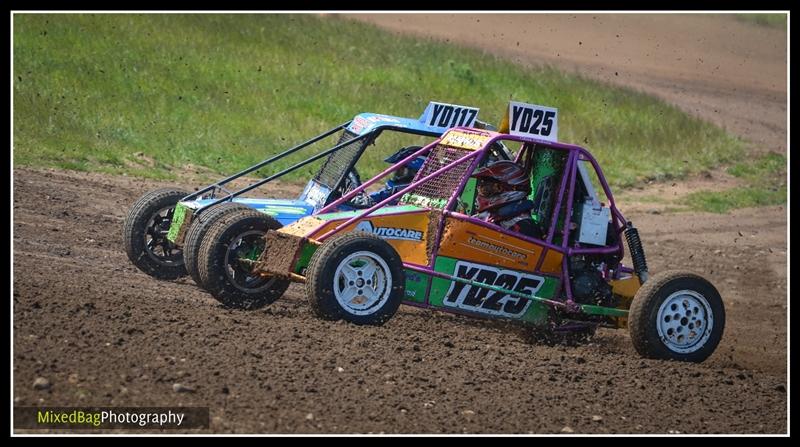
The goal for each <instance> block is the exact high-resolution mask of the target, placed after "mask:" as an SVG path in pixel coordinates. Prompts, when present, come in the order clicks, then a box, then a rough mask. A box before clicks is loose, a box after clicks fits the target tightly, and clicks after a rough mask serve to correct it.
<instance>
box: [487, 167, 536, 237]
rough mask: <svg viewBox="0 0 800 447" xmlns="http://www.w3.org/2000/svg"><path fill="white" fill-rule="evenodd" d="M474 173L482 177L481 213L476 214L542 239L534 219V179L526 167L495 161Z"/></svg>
mask: <svg viewBox="0 0 800 447" xmlns="http://www.w3.org/2000/svg"><path fill="white" fill-rule="evenodd" d="M472 176H473V177H475V178H477V179H478V187H477V190H478V197H477V202H478V203H477V204H478V214H476V215H475V216H473V217H475V218H477V219H480V220H483V221H486V222H491V223H493V224H495V225H499V226H501V227H503V228H505V229H508V230H511V231H515V232H517V233H520V234H524V235H525V236H529V237H534V238H539V239H541V237H542V235H541V232H540V231H539V230H538V228H537V226H536V225H535V224H534V223H533V219H532V218H531V210H532V209H533V201H531V200H530V199H528V195H529V194H530V190H531V185H530V178H529V176H528V174H527V173H526V172H525V170H524V169H523V168H522V167H520V166H519V165H518V164H516V163H514V162H513V161H509V160H501V161H495V162H493V163H490V164H488V165H486V166H485V167H483V168H481V169H478V170H477V171H475V173H474V174H472Z"/></svg>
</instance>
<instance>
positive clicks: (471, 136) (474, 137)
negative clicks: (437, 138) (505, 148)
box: [441, 130, 489, 150]
mask: <svg viewBox="0 0 800 447" xmlns="http://www.w3.org/2000/svg"><path fill="white" fill-rule="evenodd" d="M488 139H489V135H486V134H481V133H468V132H461V131H458V130H451V131H449V132H447V134H445V136H444V137H442V141H441V144H442V145H445V146H452V147H458V148H461V149H470V150H476V149H480V148H482V147H483V145H484V144H485V143H486V141H487V140H488Z"/></svg>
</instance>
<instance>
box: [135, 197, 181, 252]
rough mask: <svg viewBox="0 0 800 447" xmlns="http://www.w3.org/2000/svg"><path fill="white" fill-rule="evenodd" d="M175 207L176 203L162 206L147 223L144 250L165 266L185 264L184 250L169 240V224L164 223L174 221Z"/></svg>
mask: <svg viewBox="0 0 800 447" xmlns="http://www.w3.org/2000/svg"><path fill="white" fill-rule="evenodd" d="M174 208H175V205H169V206H165V207H164V208H161V209H160V210H158V211H156V212H155V213H153V215H152V216H150V219H149V220H148V221H147V225H145V234H144V250H145V252H146V253H147V256H149V257H150V259H152V260H154V261H156V262H157V263H158V264H160V265H163V266H165V267H172V266H178V265H182V264H183V250H181V249H179V248H177V247H176V246H175V245H174V244H173V243H172V242H170V241H168V240H167V233H168V232H169V225H166V226H164V225H163V223H167V222H169V223H171V222H172V212H173V210H174ZM156 220H158V222H156ZM157 251H160V252H161V254H158V253H157Z"/></svg>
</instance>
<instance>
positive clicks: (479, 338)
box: [13, 169, 786, 433]
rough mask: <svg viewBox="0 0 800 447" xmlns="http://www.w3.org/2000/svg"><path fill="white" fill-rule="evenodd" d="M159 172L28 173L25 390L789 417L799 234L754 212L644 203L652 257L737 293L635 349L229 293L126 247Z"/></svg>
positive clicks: (22, 176) (639, 419)
mask: <svg viewBox="0 0 800 447" xmlns="http://www.w3.org/2000/svg"><path fill="white" fill-rule="evenodd" d="M160 186H166V185H164V184H160V183H154V182H147V181H142V180H133V179H128V178H126V177H111V176H104V175H100V174H77V173H66V172H61V171H36V170H23V169H17V170H15V171H14V213H15V214H14V297H13V306H14V402H15V405H18V406H29V405H39V404H44V405H98V406H167V405H183V406H208V407H210V409H211V416H212V425H211V430H212V431H213V432H258V433H317V432H336V433H338V432H345V433H365V432H375V433H377V432H386V433H461V432H470V433H477V432H480V433H528V432H533V433H560V432H561V431H562V430H565V428H564V427H569V429H571V430H573V431H574V432H576V433H668V432H669V431H670V430H672V431H679V432H681V433H730V432H737V433H739V432H741V433H745V432H746V433H781V432H785V431H786V375H785V369H784V365H785V353H786V346H785V339H786V337H785V329H781V328H785V311H786V308H785V301H784V298H783V297H785V286H786V278H785V273H784V276H783V277H781V275H780V273H779V271H780V268H781V266H782V265H785V241H783V240H781V239H780V238H778V239H769V238H767V239H764V237H765V236H764V235H763V234H762V233H760V232H759V231H760V230H758V229H757V228H756V227H754V226H753V222H750V221H747V220H745V221H741V222H740V221H736V223H735V224H732V223H731V221H730V220H728V219H725V218H715V217H712V216H708V217H709V218H708V219H705V220H703V223H702V224H697V225H695V226H694V227H693V228H691V232H687V233H685V234H683V235H680V234H677V233H676V232H675V231H674V229H675V227H676V226H677V227H679V226H681V225H682V223H681V216H679V215H676V216H669V217H668V219H670V221H669V222H668V225H664V224H663V222H662V221H656V220H654V219H652V216H651V215H641V216H637V215H633V216H629V217H631V218H632V219H633V220H634V222H636V223H637V224H638V226H639V227H640V229H641V232H642V234H643V236H644V240H645V244H646V245H645V247H646V249H647V252H648V259H649V263H650V265H651V269H652V270H653V271H657V270H661V269H664V268H672V267H678V266H681V267H685V268H690V269H692V270H695V271H698V272H700V273H702V274H704V275H707V276H708V277H709V278H710V279H711V280H712V282H714V283H715V284H716V285H717V287H718V288H719V289H720V291H721V292H722V295H723V297H724V299H725V304H726V306H727V310H728V325H727V328H726V332H725V336H724V338H723V341H722V343H721V345H720V347H719V348H718V350H717V352H716V353H715V354H714V355H713V356H712V357H711V358H710V359H709V360H707V361H706V362H705V363H703V364H699V365H695V364H678V363H673V362H663V361H653V360H643V359H641V358H639V357H638V356H637V354H636V353H635V351H634V350H633V348H632V346H631V344H630V340H629V338H628V335H627V333H625V332H624V331H612V330H601V331H600V332H599V333H598V335H597V336H596V337H595V338H594V339H593V340H592V341H591V342H590V343H588V344H582V345H578V346H567V345H555V346H551V345H546V344H542V343H539V342H535V341H532V340H530V339H528V338H527V337H526V336H525V335H524V334H523V333H521V332H520V331H519V330H518V329H515V328H509V327H505V326H502V325H496V324H490V323H488V322H482V321H478V320H472V319H467V318H464V317H455V316H450V315H447V314H441V313H435V312H424V311H420V310H417V309H413V308H407V307H402V308H401V310H400V311H399V312H398V314H397V315H396V316H395V318H394V319H392V320H391V321H389V322H388V323H387V324H386V325H385V326H383V327H379V328H374V327H369V328H366V327H357V326H354V325H350V324H344V323H331V322H326V321H322V320H319V319H317V318H315V317H313V316H312V314H311V311H310V309H309V307H308V305H307V304H306V302H305V298H304V296H305V294H304V289H303V288H302V287H300V286H296V285H294V286H292V287H291V288H290V289H289V291H288V292H287V294H286V295H285V296H284V297H283V298H282V299H280V300H279V301H277V302H276V303H274V304H273V305H272V306H270V307H268V308H266V309H262V310H258V311H233V310H226V309H224V308H222V307H221V306H220V305H219V304H218V303H217V302H216V301H215V300H214V299H213V298H212V297H211V296H210V295H208V294H206V293H205V292H203V291H202V290H200V289H199V288H197V287H196V286H195V285H194V284H193V283H192V281H191V280H190V279H183V280H178V281H174V282H169V281H158V280H155V279H153V278H151V277H149V276H147V275H145V274H143V273H141V272H140V271H138V270H137V269H136V268H135V267H133V266H132V265H131V264H130V262H129V261H128V259H127V257H126V256H125V254H124V252H123V251H122V248H121V247H122V241H121V227H122V221H123V219H124V216H125V213H126V210H127V208H128V207H129V206H130V204H131V203H132V202H133V201H134V200H136V198H137V197H138V196H140V195H141V194H142V193H144V192H145V191H147V190H150V189H154V188H156V187H160ZM291 189H292V188H284V189H283V190H284V193H288V192H289V191H291ZM276 194H280V192H278V193H276ZM32 204H36V206H33V205H32ZM762 214H763V215H764V216H765V217H766V218H767V219H771V220H772V221H773V223H774V225H776V226H778V227H780V226H781V225H785V218H784V214H783V211H782V210H780V209H778V208H775V209H765V210H762ZM697 221H698V222H699V221H700V220H697ZM784 231H785V229H784ZM738 232H742V234H744V236H743V237H742V238H741V240H740V241H739V242H738V243H737V244H730V243H729V242H728V238H727V237H726V234H729V233H730V234H738ZM781 247H784V248H781ZM716 250H722V251H721V252H720V253H715V251H716ZM770 250H771V251H772V252H770ZM37 377H44V378H46V379H47V380H49V381H50V383H51V388H50V389H49V390H35V389H34V387H33V382H34V380H35V379H36V378H37ZM175 383H180V384H183V385H186V386H188V387H190V388H192V389H193V392H186V393H176V392H174V391H173V385H174V384H175ZM598 417H599V418H601V419H599V420H594V419H598ZM593 418H594V419H593Z"/></svg>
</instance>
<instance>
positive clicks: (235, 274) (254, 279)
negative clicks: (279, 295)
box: [224, 230, 276, 293]
mask: <svg viewBox="0 0 800 447" xmlns="http://www.w3.org/2000/svg"><path fill="white" fill-rule="evenodd" d="M249 236H257V237H263V236H264V232H262V231H258V230H251V231H246V232H244V233H242V234H240V235H238V236H236V237H235V238H234V239H233V240H232V241H231V243H230V244H229V245H228V249H227V250H226V251H225V264H224V267H225V275H227V277H228V279H229V280H230V282H231V284H232V285H233V286H234V287H236V288H237V289H239V290H241V291H243V292H247V293H255V292H261V291H263V290H265V289H269V288H270V287H272V284H273V283H274V282H275V279H276V278H275V277H272V278H267V277H263V276H261V275H258V274H251V273H249V272H247V271H245V270H243V269H241V268H237V267H239V266H238V265H237V263H238V262H239V261H238V256H237V252H238V251H239V250H240V248H241V245H242V244H243V243H244V242H245V239H246V238H248V237H249Z"/></svg>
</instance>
